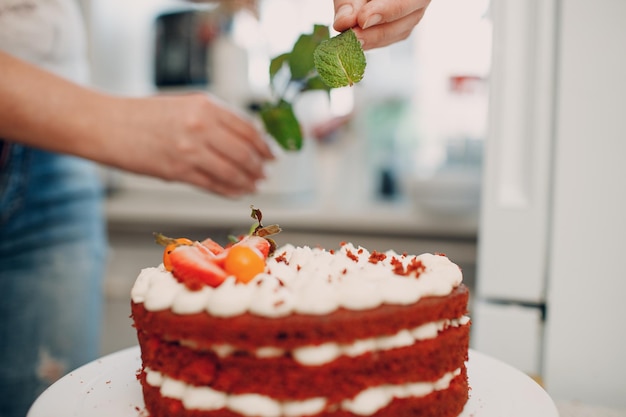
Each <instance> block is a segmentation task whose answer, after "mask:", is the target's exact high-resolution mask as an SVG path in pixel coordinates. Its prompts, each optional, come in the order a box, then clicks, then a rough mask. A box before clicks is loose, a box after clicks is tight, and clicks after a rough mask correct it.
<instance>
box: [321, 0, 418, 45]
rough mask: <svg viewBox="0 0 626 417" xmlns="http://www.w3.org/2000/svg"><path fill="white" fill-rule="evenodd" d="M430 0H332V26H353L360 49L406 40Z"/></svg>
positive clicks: (339, 29)
mask: <svg viewBox="0 0 626 417" xmlns="http://www.w3.org/2000/svg"><path fill="white" fill-rule="evenodd" d="M429 4H430V0H334V6H335V21H334V23H333V28H334V29H335V30H337V31H339V32H343V31H345V30H347V29H349V28H353V29H354V31H355V33H356V35H357V38H358V39H359V40H360V41H361V44H362V46H363V49H374V48H379V47H382V46H387V45H390V44H392V43H394V42H398V41H401V40H404V39H406V38H407V37H408V36H409V35H410V34H411V32H412V31H413V28H414V27H415V26H416V25H417V24H418V23H419V22H420V20H421V19H422V17H423V16H424V12H425V10H426V7H427V6H428V5H429Z"/></svg>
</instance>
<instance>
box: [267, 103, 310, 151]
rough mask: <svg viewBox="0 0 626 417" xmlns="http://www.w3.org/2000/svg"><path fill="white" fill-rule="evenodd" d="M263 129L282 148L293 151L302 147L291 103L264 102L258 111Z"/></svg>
mask: <svg viewBox="0 0 626 417" xmlns="http://www.w3.org/2000/svg"><path fill="white" fill-rule="evenodd" d="M260 115H261V120H263V125H264V126H265V130H267V132H268V133H269V134H270V135H272V136H273V137H274V139H276V141H277V142H278V143H279V144H280V146H282V147H283V148H284V149H286V150H289V151H295V150H299V149H301V148H302V131H301V129H300V123H298V119H296V115H295V114H294V112H293V107H292V105H291V103H289V102H287V101H285V100H281V101H280V102H278V103H277V104H276V105H273V104H269V103H266V104H265V105H264V106H263V108H262V109H261V112H260Z"/></svg>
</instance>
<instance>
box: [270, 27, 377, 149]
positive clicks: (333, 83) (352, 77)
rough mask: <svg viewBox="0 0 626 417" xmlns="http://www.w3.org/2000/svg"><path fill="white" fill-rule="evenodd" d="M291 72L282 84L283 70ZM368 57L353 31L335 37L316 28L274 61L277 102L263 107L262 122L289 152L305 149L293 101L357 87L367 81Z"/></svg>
mask: <svg viewBox="0 0 626 417" xmlns="http://www.w3.org/2000/svg"><path fill="white" fill-rule="evenodd" d="M287 69H288V70H289V79H288V80H287V82H286V83H285V82H283V83H282V84H281V83H280V77H279V76H278V75H279V74H280V73H281V71H286V70H287ZM364 71H365V54H364V53H363V49H362V48H361V44H360V43H359V41H358V40H357V39H356V36H355V34H354V32H353V31H352V30H351V29H350V30H348V31H346V32H343V33H341V34H340V35H337V36H335V37H334V38H331V37H330V31H329V29H328V26H324V25H314V27H313V32H311V33H309V34H303V35H300V37H299V38H298V40H297V41H296V43H295V44H294V46H293V49H292V50H291V51H290V52H287V53H284V54H281V55H279V56H277V57H275V58H273V59H272V60H271V62H270V68H269V73H270V86H271V89H272V93H273V95H274V98H275V101H273V102H269V101H268V102H265V103H263V104H262V105H261V109H260V115H261V120H262V121H263V124H264V126H265V129H266V130H267V132H268V133H269V134H270V135H272V136H273V137H274V139H276V141H277V142H278V143H279V144H280V145H281V146H282V147H283V148H284V149H286V150H299V149H301V148H302V141H303V138H302V129H301V127H300V123H299V122H298V119H297V118H296V116H295V113H294V111H293V105H292V102H293V100H294V99H295V98H296V97H297V96H298V95H299V94H301V93H303V92H306V91H311V90H323V91H326V92H330V90H331V89H332V88H338V87H343V86H347V85H353V84H354V83H356V82H359V81H360V80H361V79H362V78H363V73H364Z"/></svg>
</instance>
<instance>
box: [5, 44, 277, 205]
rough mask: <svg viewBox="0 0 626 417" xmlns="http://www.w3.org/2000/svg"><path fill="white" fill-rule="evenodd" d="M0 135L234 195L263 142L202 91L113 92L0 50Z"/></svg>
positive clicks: (265, 154) (245, 182) (252, 179)
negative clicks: (134, 95) (137, 94)
mask: <svg viewBox="0 0 626 417" xmlns="http://www.w3.org/2000/svg"><path fill="white" fill-rule="evenodd" d="M0 68H1V69H2V77H0V138H3V139H5V140H9V141H13V142H20V143H23V144H26V145H29V146H33V147H37V148H41V149H46V150H49V151H54V152H60V153H66V154H71V155H75V156H79V157H83V158H87V159H91V160H93V161H96V162H99V163H102V164H104V165H108V166H112V167H116V168H120V169H123V170H127V171H131V172H136V173H140V174H145V175H150V176H154V177H158V178H162V179H165V180H170V181H181V182H186V183H189V184H193V185H195V186H198V187H201V188H205V189H207V190H209V191H212V192H215V193H218V194H221V195H226V196H234V195H238V194H242V193H247V192H251V191H254V189H255V183H256V182H257V181H258V180H260V179H262V178H263V162H264V161H265V160H267V159H271V158H272V154H271V151H270V150H269V147H268V146H267V144H266V143H265V142H264V140H263V138H262V135H261V133H260V132H259V131H257V129H256V128H255V127H254V125H253V124H252V123H251V122H250V121H249V120H248V119H247V118H246V117H244V116H243V115H238V114H237V113H236V112H234V111H233V110H232V109H230V108H228V107H226V106H225V105H224V104H222V103H220V102H219V101H217V100H215V99H213V98H211V97H209V96H207V95H204V94H188V95H181V96H154V97H146V98H127V97H117V96H111V95H107V94H103V93H101V92H98V91H95V90H92V89H88V88H85V87H82V86H79V85H77V84H74V83H72V82H70V81H67V80H65V79H63V78H60V77H57V76H55V75H53V74H51V73H48V72H46V71H44V70H41V69H38V68H36V67H34V66H32V65H30V64H28V63H26V62H23V61H21V60H19V59H17V58H14V57H12V56H11V55H8V54H6V53H4V52H1V51H0Z"/></svg>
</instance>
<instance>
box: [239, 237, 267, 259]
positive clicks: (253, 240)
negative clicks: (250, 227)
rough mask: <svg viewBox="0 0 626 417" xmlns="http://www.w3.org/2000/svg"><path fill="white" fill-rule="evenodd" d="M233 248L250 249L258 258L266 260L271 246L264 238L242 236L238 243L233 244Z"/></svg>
mask: <svg viewBox="0 0 626 417" xmlns="http://www.w3.org/2000/svg"><path fill="white" fill-rule="evenodd" d="M233 246H247V247H249V248H252V249H254V250H255V251H257V252H258V254H259V256H261V257H262V258H263V259H267V257H268V256H269V253H270V249H271V244H270V242H269V241H268V240H267V239H266V238H264V237H261V236H255V235H249V236H244V237H243V238H242V239H241V240H240V241H239V242H237V243H235V244H234V245H233Z"/></svg>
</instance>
